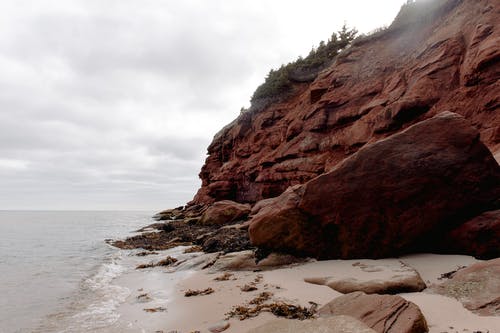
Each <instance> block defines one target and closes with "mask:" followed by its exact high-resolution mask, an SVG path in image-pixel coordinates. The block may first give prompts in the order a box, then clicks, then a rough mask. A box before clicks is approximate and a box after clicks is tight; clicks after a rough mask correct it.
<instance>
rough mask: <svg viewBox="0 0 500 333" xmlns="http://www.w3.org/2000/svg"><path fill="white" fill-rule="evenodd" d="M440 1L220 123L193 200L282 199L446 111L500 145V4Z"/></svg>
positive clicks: (409, 14) (406, 14)
mask: <svg viewBox="0 0 500 333" xmlns="http://www.w3.org/2000/svg"><path fill="white" fill-rule="evenodd" d="M436 1H437V2H436V3H437V4H438V5H435V6H433V7H434V8H432V9H429V10H425V8H422V6H424V4H418V5H416V6H417V7H415V8H416V10H413V11H412V10H409V9H408V8H407V10H405V11H402V12H400V14H399V15H398V17H396V19H395V21H394V22H393V24H392V25H391V26H390V27H389V29H387V30H385V31H383V32H379V33H377V34H375V35H372V36H370V37H365V38H363V39H359V40H357V41H356V42H355V43H353V45H352V46H351V47H350V48H348V49H347V50H345V51H344V52H342V53H341V54H340V55H339V56H338V57H337V59H336V60H335V62H334V63H333V64H332V66H331V67H330V68H328V69H326V70H325V71H323V72H322V73H320V75H319V76H318V77H317V78H316V79H315V80H314V81H313V82H311V83H300V84H297V87H296V93H294V94H293V95H292V96H290V97H288V98H287V99H285V100H284V101H283V102H280V103H274V104H271V105H270V106H268V107H266V108H265V109H263V110H260V111H249V112H246V113H244V114H242V115H240V116H239V117H238V118H237V119H236V120H235V121H233V122H232V123H231V124H229V125H228V126H226V127H225V128H224V129H222V130H221V131H220V132H219V133H218V134H217V135H216V136H215V137H214V140H213V142H212V144H211V145H210V146H209V148H208V154H209V156H208V157H207V160H206V163H205V165H204V166H203V168H202V170H201V173H200V177H201V179H202V187H201V188H200V189H199V191H198V193H197V194H196V196H195V198H194V199H193V201H192V203H195V204H206V203H211V202H214V201H219V200H224V199H230V200H234V201H238V202H250V203H254V202H257V201H259V200H261V199H265V198H269V197H275V196H277V195H279V194H281V193H282V192H283V191H285V190H286V189H287V188H288V187H289V186H291V185H296V184H303V183H305V182H306V181H308V180H310V179H312V178H314V177H316V176H318V175H320V174H322V173H324V172H327V171H330V170H331V169H332V168H333V167H334V166H335V165H336V164H337V163H339V162H340V161H342V160H343V159H345V158H346V157H347V156H349V155H351V154H352V153H354V152H356V151H357V150H358V149H359V148H361V147H362V146H364V145H365V144H367V143H372V142H375V141H378V140H380V139H382V138H385V137H387V136H389V135H391V134H394V133H395V132H399V131H401V130H402V129H405V128H407V127H408V126H410V125H412V124H414V123H416V122H418V121H421V120H423V119H427V118H430V117H433V116H434V115H436V114H437V113H440V112H442V111H451V112H455V113H458V114H461V115H462V116H464V117H465V118H466V119H467V120H468V121H469V123H470V124H472V125H473V126H474V127H476V128H477V129H478V130H479V132H480V135H481V140H482V141H483V142H484V143H485V144H486V145H487V147H488V148H489V149H490V150H491V151H492V152H493V153H495V152H497V151H500V113H499V112H498V111H499V107H500V101H499V98H500V97H499V96H500V82H499V80H498V79H499V77H500V65H499V60H500V47H499V45H500V24H499V22H500V1H498V0H463V1H460V0H443V1H439V0H436ZM415 8H414V9H415ZM410 9H411V8H410Z"/></svg>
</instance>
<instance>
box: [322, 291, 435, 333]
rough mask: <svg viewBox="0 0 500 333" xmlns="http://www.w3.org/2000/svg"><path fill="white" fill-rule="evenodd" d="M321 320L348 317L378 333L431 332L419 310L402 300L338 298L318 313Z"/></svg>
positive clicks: (359, 294)
mask: <svg viewBox="0 0 500 333" xmlns="http://www.w3.org/2000/svg"><path fill="white" fill-rule="evenodd" d="M318 313H319V315H320V316H321V317H329V316H338V315H348V316H351V317H354V318H356V319H358V320H360V321H362V322H363V323H365V324H366V325H367V326H369V327H371V328H372V329H374V330H375V331H376V332H378V333H425V332H428V328H427V322H426V321H425V318H424V316H423V315H422V312H421V311H420V309H419V307H418V306H417V305H415V304H413V303H412V302H409V301H407V300H405V299H404V298H402V297H400V296H393V295H366V294H364V293H362V292H355V293H350V294H347V295H343V296H340V297H337V298H335V299H334V300H333V301H331V302H329V303H327V304H326V305H325V306H323V307H322V308H321V309H319V311H318Z"/></svg>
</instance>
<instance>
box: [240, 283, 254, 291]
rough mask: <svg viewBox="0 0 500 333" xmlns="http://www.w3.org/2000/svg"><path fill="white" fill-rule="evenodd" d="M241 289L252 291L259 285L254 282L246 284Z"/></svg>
mask: <svg viewBox="0 0 500 333" xmlns="http://www.w3.org/2000/svg"><path fill="white" fill-rule="evenodd" d="M240 290H241V291H244V292H250V291H254V290H257V287H256V286H255V285H253V284H245V285H244V286H243V287H241V288H240Z"/></svg>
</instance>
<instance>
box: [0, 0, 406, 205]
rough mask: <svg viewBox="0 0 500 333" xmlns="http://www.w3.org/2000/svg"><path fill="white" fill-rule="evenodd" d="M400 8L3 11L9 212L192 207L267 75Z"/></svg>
mask: <svg viewBox="0 0 500 333" xmlns="http://www.w3.org/2000/svg"><path fill="white" fill-rule="evenodd" d="M403 2H405V1H404V0H384V1H372V0H357V1H356V0H342V1H336V0H324V1H320V0H310V1H307V2H306V1H291V0H288V1H285V0H283V1H281V0H280V1H270V0H267V1H266V0H243V1H239V0H187V1H186V0H133V1H132V0H116V1H114V0H80V1H78V0H64V1H62V0H56V1H49V0H32V1H23V0H16V1H2V2H1V3H0V209H82V210H85V209H117V210H125V209H140V210H149V211H158V210H161V209H164V208H169V207H174V206H178V205H181V204H184V203H186V202H187V201H189V200H190V199H191V198H192V197H193V195H194V194H195V192H196V190H197V189H198V187H199V186H200V181H199V179H198V173H199V171H200V168H201V166H202V164H203V161H204V159H205V157H206V148H207V146H208V144H209V143H210V142H211V140H212V138H213V135H214V134H215V133H216V132H217V131H218V130H219V129H220V128H222V127H223V126H224V125H225V124H227V123H229V122H230V121H231V120H233V119H234V118H235V117H236V116H237V115H238V114H239V110H240V108H241V107H242V106H248V105H249V102H248V101H249V98H250V96H251V95H252V93H253V91H254V90H255V88H256V87H257V86H258V85H259V84H260V83H262V81H263V79H264V77H265V75H266V74H267V72H268V71H269V69H271V68H273V67H279V65H280V64H281V63H286V62H289V61H292V60H294V59H296V58H297V56H299V55H304V56H305V55H307V54H308V52H309V51H310V49H311V47H312V46H315V45H318V43H319V41H320V40H326V39H328V38H329V37H330V35H331V33H332V32H333V31H337V30H338V29H339V28H340V27H341V26H342V25H343V24H344V22H347V24H348V25H349V26H353V27H356V28H357V29H358V30H359V31H361V32H369V31H371V30H373V29H375V28H377V27H380V26H383V25H388V24H390V22H391V21H392V19H393V18H394V16H395V15H396V14H397V12H398V10H399V8H400V6H401V5H402V3H403Z"/></svg>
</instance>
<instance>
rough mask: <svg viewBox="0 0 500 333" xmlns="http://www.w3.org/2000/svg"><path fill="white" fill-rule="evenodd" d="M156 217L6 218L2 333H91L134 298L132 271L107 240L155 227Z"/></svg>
mask: <svg viewBox="0 0 500 333" xmlns="http://www.w3.org/2000/svg"><path fill="white" fill-rule="evenodd" d="M151 216H152V212H130V211H129V212H107V211H106V212H103V211H99V212H90V211H0V333H24V332H39V333H45V332H86V331H87V332H92V331H93V330H95V329H97V328H100V327H105V326H106V325H110V324H112V323H113V322H114V321H116V319H117V318H116V316H117V315H118V314H117V313H116V311H115V310H116V308H117V307H118V306H119V304H120V303H121V302H123V301H124V300H125V299H126V298H127V297H128V295H129V291H128V290H127V289H126V288H123V287H120V286H117V285H114V284H112V281H113V280H114V279H115V278H117V277H118V276H120V275H121V274H123V273H124V272H125V271H126V270H127V269H130V267H126V266H124V265H123V260H122V259H123V257H124V256H126V255H127V253H126V252H127V251H121V250H119V249H116V248H113V247H111V246H110V245H108V244H106V242H105V239H108V238H120V237H125V236H130V235H131V232H132V231H133V230H136V229H138V228H140V227H143V226H145V225H147V224H150V223H153V222H154V221H153V220H152V219H151Z"/></svg>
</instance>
